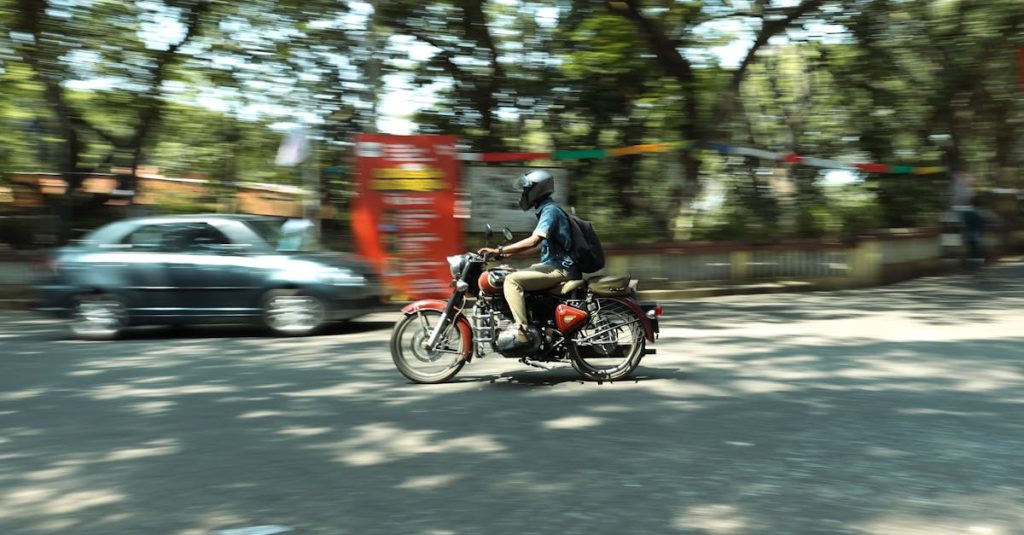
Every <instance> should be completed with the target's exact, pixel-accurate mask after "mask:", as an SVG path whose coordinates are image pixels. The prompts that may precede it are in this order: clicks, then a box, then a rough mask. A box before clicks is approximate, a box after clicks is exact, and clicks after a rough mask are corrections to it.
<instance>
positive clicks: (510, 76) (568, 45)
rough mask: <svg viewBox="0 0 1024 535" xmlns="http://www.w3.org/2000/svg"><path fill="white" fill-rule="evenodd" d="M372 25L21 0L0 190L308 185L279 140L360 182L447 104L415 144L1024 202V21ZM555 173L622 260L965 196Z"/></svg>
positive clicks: (195, 0)
mask: <svg viewBox="0 0 1024 535" xmlns="http://www.w3.org/2000/svg"><path fill="white" fill-rule="evenodd" d="M377 5H379V6H380V11H379V13H377V14H375V15H374V14H373V13H372V11H371V4H369V3H365V2H354V1H352V2H350V1H348V0H303V1H299V0H287V1H275V0H245V1H241V2H205V1H201V0H156V1H152V2H129V3H124V2H113V1H105V0H104V1H96V0H89V1H86V0H61V1H60V2H57V1H51V0H19V1H18V2H16V3H15V2H10V1H8V2H4V3H2V4H0V27H3V28H4V29H5V31H4V32H0V175H2V174H4V173H10V172H11V171H13V170H40V171H51V172H64V173H75V172H84V171H95V170H98V171H106V170H109V169H110V168H111V167H114V166H126V165H133V164H140V165H156V166H158V167H160V169H161V170H162V172H163V173H164V174H167V175H171V176H201V177H205V178H208V179H210V180H212V181H214V182H215V183H224V184H230V183H232V182H235V181H259V182H278V183H298V182H299V176H298V175H297V173H296V171H295V170H291V169H279V168H276V167H275V166H274V165H273V157H274V154H275V152H276V149H277V144H278V143H279V141H280V138H281V133H280V128H278V127H280V126H282V125H280V124H275V123H284V122H287V123H310V124H313V125H315V126H316V129H315V131H316V135H317V145H318V149H319V152H320V154H319V158H320V161H321V162H323V163H324V164H326V165H335V166H346V167H350V163H351V161H350V160H351V155H350V153H349V150H350V146H351V139H352V136H353V134H355V133H357V132H363V131H372V130H374V129H375V123H374V120H375V116H374V111H375V110H376V111H377V113H378V114H379V113H381V112H385V113H389V114H391V113H393V110H382V109H380V104H381V102H382V101H381V95H382V94H385V93H387V92H388V91H389V90H391V89H394V86H391V84H396V83H399V82H401V83H402V84H406V85H408V86H411V87H419V88H423V89H424V90H426V89H427V88H429V89H430V90H431V91H432V99H431V100H430V104H429V105H427V106H426V107H424V108H422V109H421V110H420V111H419V112H418V113H417V114H416V115H415V116H413V117H406V119H412V120H413V121H414V122H415V123H416V127H417V129H418V131H419V132H423V133H448V134H455V135H457V136H459V137H460V139H461V140H462V142H463V143H464V145H465V147H466V149H468V150H472V151H505V150H509V151H518V150H525V151H550V150H562V149H580V148H592V147H616V146H625V145H634V144H643V143H658V142H672V141H680V140H691V141H692V140H701V141H715V142H724V143H730V144H734V145H740V146H753V147H759V148H765V149H769V150H773V151H779V152H795V153H799V154H804V155H812V156H821V157H825V158H834V159H840V160H843V161H846V162H850V163H853V162H865V161H871V162H884V163H890V164H902V165H947V164H948V165H950V166H953V167H955V168H957V169H960V170H964V171H966V172H967V173H968V174H970V175H972V176H974V177H976V178H977V179H978V180H979V182H980V183H981V184H982V185H985V186H1004V187H1022V186H1024V180H1022V177H1021V169H1022V168H1024V139H1022V135H1021V133H1022V132H1024V127H1022V123H1024V99H1021V98H1020V93H1019V90H1018V89H1017V86H1016V84H1017V77H1018V76H1019V72H1018V65H1017V56H1016V54H1017V50H1018V48H1020V47H1022V46H1024V37H1022V36H1024V2H1020V1H1019V0H992V1H985V2H978V1H966V0H964V1H960V0H950V1H941V2H936V1H932V0H824V1H820V0H802V1H782V0H768V1H764V2H761V1H758V2H731V1H726V0H703V1H681V0H670V1H663V0H622V1H616V2H606V1H604V0H573V1H571V2H570V1H559V2H555V3H550V2H540V1H533V0H491V1H487V0H444V1H439V2H418V1H412V0H392V1H388V2H383V1H382V2H378V3H377ZM8 28H10V29H11V30H12V31H6V30H7V29H8ZM772 36H774V39H768V37H772ZM737 37H738V38H740V39H741V41H740V44H741V45H742V46H741V47H740V48H744V49H746V48H748V47H750V46H751V44H752V43H754V42H755V39H758V38H760V37H764V39H759V40H757V41H756V42H757V43H758V45H757V49H756V53H755V54H753V55H751V56H750V57H749V58H744V57H743V56H742V54H741V56H740V57H739V58H732V60H728V59H723V58H722V57H720V56H719V55H718V53H717V52H716V50H718V49H717V48H716V47H720V46H723V45H727V44H730V43H732V42H733V40H734V39H735V38H737ZM782 37H785V39H782ZM272 127H273V128H272ZM275 128H277V129H275ZM561 165H564V166H565V167H566V168H567V169H568V170H569V172H570V177H571V180H572V193H571V198H572V201H573V204H574V205H576V206H577V207H579V209H580V211H581V212H582V213H584V214H586V215H587V217H590V218H592V219H595V220H596V222H597V223H598V225H599V228H601V229H602V233H603V234H606V235H607V239H608V240H609V242H611V243H614V242H622V243H625V242H638V241H645V242H654V241H662V240H667V239H673V238H687V239H722V240H744V241H754V242H774V241H782V240H794V239H811V238H825V239H842V240H850V239H853V238H854V237H855V236H857V235H858V234H861V233H863V232H866V231H868V230H871V229H872V227H876V226H928V225H934V224H935V222H936V220H937V215H938V214H939V213H940V212H942V211H943V210H944V209H945V207H946V204H947V201H948V200H947V199H946V196H947V192H948V189H949V188H948V183H947V180H948V177H945V176H941V177H937V178H936V179H932V178H927V177H918V176H904V175H899V176H895V175H894V176H877V175H871V176H864V175H858V176H854V177H850V176H847V177H845V178H847V179H851V178H853V179H857V181H856V182H855V183H854V184H853V185H848V186H835V185H832V184H830V183H829V182H828V181H825V180H823V174H822V173H820V172H819V170H816V169H811V168H805V167H799V166H797V167H787V166H784V165H781V164H778V163H777V162H769V161H759V160H757V159H754V158H734V157H719V156H718V155H708V154H701V153H693V154H683V153H678V152H677V153H666V154H660V155H642V156H627V157H622V158H615V159H605V160H598V161H578V162H562V163H561ZM332 180H333V181H334V186H332V187H334V188H335V189H338V188H340V189H350V184H351V183H350V182H349V177H347V176H339V177H334V178H332ZM328 189H330V188H328ZM340 193H343V194H344V193H346V192H340ZM332 195H333V196H341V197H343V196H344V195H334V192H332ZM187 208H194V207H180V209H187ZM168 209H179V208H175V207H168Z"/></svg>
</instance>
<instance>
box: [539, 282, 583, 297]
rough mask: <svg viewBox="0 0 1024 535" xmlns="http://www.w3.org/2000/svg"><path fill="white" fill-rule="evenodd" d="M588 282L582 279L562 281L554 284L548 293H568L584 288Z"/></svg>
mask: <svg viewBox="0 0 1024 535" xmlns="http://www.w3.org/2000/svg"><path fill="white" fill-rule="evenodd" d="M586 284H587V281H581V280H574V281H566V282H560V283H558V285H557V286H554V287H552V288H551V289H550V290H548V293H550V294H553V295H567V294H570V293H572V292H574V291H576V290H578V289H580V288H583V287H584V286H586Z"/></svg>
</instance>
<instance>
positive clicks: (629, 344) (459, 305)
mask: <svg viewBox="0 0 1024 535" xmlns="http://www.w3.org/2000/svg"><path fill="white" fill-rule="evenodd" d="M490 234H491V231H490V228H489V227H488V234H487V241H488V242H490ZM504 237H505V239H506V241H507V242H511V241H512V233H511V231H509V229H507V228H506V229H504ZM447 260H448V264H449V267H450V270H451V274H452V294H451V296H450V297H449V298H448V300H447V301H442V300H439V299H426V300H422V301H417V302H415V303H412V304H409V305H407V306H406V307H404V308H403V309H402V313H403V314H404V316H403V317H402V318H401V319H400V320H398V322H396V324H395V327H394V330H393V331H392V335H391V357H392V359H393V360H394V363H395V366H396V367H397V368H398V371H399V372H401V373H402V375H404V376H405V377H406V378H408V379H409V380H411V381H413V382H416V383H443V382H445V381H448V380H450V379H451V378H452V377H455V375H456V374H458V373H459V371H461V370H462V367H463V366H465V365H466V364H467V363H469V362H470V361H472V360H473V358H474V357H478V358H483V357H484V356H485V355H487V354H489V353H497V354H499V355H501V356H502V357H505V358H515V359H519V361H520V362H522V363H524V364H526V365H529V366H534V367H538V368H543V369H548V370H550V369H553V367H554V364H555V363H564V362H566V361H568V362H569V363H570V364H571V365H572V367H573V368H574V369H575V370H576V371H577V372H578V373H579V374H580V375H581V376H583V377H584V378H586V379H589V380H594V381H613V380H616V379H623V378H625V377H628V376H629V375H630V374H632V373H633V371H634V370H636V368H637V366H639V365H640V360H641V359H642V358H643V357H644V356H646V355H651V354H654V353H656V350H655V349H653V348H648V347H647V344H648V343H654V342H655V340H656V339H657V337H658V330H659V329H658V319H659V317H660V316H661V313H662V307H661V306H659V305H658V304H657V303H651V302H643V303H641V302H639V301H638V299H637V294H636V286H637V281H635V280H633V281H631V280H630V279H629V277H628V276H626V277H620V276H599V277H592V278H589V279H586V280H572V281H568V282H565V283H562V284H560V285H558V286H556V287H555V288H551V289H550V290H546V291H540V292H532V293H527V295H526V307H527V311H528V313H529V316H530V321H529V325H528V327H527V330H528V335H529V338H530V342H529V343H527V344H521V343H516V342H515V340H514V338H513V337H512V336H510V335H509V333H508V332H507V330H506V329H507V327H508V326H510V325H511V324H512V322H513V319H512V313H511V310H510V309H509V306H508V303H507V302H506V301H505V297H504V291H503V286H502V285H503V283H504V281H505V278H506V277H507V276H508V275H509V274H510V273H513V272H514V271H515V268H513V267H511V266H508V265H494V261H495V260H497V259H496V258H493V257H491V256H489V255H488V256H484V255H480V254H478V253H475V252H472V251H470V252H467V253H465V254H462V255H455V256H450V257H448V259H447ZM468 297H473V298H475V302H474V303H473V305H472V307H471V308H469V309H468V310H467V309H466V305H467V298H468Z"/></svg>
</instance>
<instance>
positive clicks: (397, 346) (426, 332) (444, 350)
mask: <svg viewBox="0 0 1024 535" xmlns="http://www.w3.org/2000/svg"><path fill="white" fill-rule="evenodd" d="M439 321H441V313H440V312H439V311H436V310H420V311H418V312H415V313H413V314H409V315H407V316H405V317H404V318H402V319H401V320H399V321H398V323H397V324H395V330H394V331H393V332H392V333H391V359H392V360H394V362H395V367H397V368H398V371H400V372H401V373H402V375H404V376H405V377H406V378H408V379H409V380H410V381H413V382H416V383H443V382H445V381H447V380H449V379H451V378H452V377H455V374H457V373H459V370H461V369H462V367H463V366H464V365H465V364H466V361H465V359H464V358H463V347H464V344H466V343H468V341H467V340H463V339H462V333H461V332H460V331H459V329H458V327H456V326H455V324H454V322H453V323H452V324H450V325H448V328H447V329H446V330H445V332H443V333H441V338H440V340H439V341H438V344H437V347H436V348H435V349H434V350H433V351H429V350H428V349H427V347H426V343H427V340H429V339H430V334H431V333H432V332H433V331H434V328H435V327H436V326H437V322H439Z"/></svg>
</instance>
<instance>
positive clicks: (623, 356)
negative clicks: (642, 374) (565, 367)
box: [570, 299, 645, 381]
mask: <svg viewBox="0 0 1024 535" xmlns="http://www.w3.org/2000/svg"><path fill="white" fill-rule="evenodd" d="M597 305H598V309H597V310H596V311H591V318H590V321H589V322H588V323H587V325H586V326H585V327H584V328H583V329H581V330H580V332H579V333H577V334H576V336H574V337H573V341H572V344H570V347H571V349H572V367H573V368H575V369H576V371H577V372H579V374H580V375H582V376H584V377H586V378H587V379H591V380H594V381H611V380H615V379H622V378H624V377H628V376H629V374H631V373H633V370H635V369H636V367H637V366H639V365H640V359H641V358H642V357H643V354H644V344H645V340H644V331H643V326H642V325H641V324H640V318H639V317H638V316H637V315H636V313H634V312H633V311H632V310H630V309H629V307H627V306H626V305H624V304H622V303H620V302H618V301H614V300H610V299H598V300H597Z"/></svg>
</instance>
